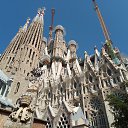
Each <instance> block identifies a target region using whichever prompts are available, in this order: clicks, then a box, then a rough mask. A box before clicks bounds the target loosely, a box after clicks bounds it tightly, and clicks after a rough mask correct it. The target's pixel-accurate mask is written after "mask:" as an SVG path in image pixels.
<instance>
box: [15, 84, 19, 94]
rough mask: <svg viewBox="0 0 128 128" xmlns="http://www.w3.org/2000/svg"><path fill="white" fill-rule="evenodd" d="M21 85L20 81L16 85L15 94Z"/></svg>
mask: <svg viewBox="0 0 128 128" xmlns="http://www.w3.org/2000/svg"><path fill="white" fill-rule="evenodd" d="M19 87H20V82H18V83H17V85H16V89H15V92H14V93H15V94H16V93H17V92H18V91H19Z"/></svg>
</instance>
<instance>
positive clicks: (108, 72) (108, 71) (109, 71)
mask: <svg viewBox="0 0 128 128" xmlns="http://www.w3.org/2000/svg"><path fill="white" fill-rule="evenodd" d="M107 74H108V75H109V76H111V75H112V71H111V70H110V68H108V67H107Z"/></svg>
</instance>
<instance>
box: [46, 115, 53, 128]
mask: <svg viewBox="0 0 128 128" xmlns="http://www.w3.org/2000/svg"><path fill="white" fill-rule="evenodd" d="M46 128H52V123H51V120H50V119H49V117H48V118H47V125H46Z"/></svg>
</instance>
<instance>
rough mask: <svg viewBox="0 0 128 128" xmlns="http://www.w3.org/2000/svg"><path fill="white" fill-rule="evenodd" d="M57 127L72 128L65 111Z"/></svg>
mask: <svg viewBox="0 0 128 128" xmlns="http://www.w3.org/2000/svg"><path fill="white" fill-rule="evenodd" d="M57 128H70V123H69V119H68V117H67V116H66V115H65V114H64V113H62V115H61V116H60V119H59V122H58V125H57Z"/></svg>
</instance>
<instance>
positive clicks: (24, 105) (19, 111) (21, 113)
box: [9, 94, 33, 122]
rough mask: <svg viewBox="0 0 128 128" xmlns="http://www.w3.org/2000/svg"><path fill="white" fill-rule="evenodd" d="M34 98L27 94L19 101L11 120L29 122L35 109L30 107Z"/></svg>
mask: <svg viewBox="0 0 128 128" xmlns="http://www.w3.org/2000/svg"><path fill="white" fill-rule="evenodd" d="M31 100H32V97H31V95H28V94H25V95H22V96H21V98H19V99H18V103H17V105H19V106H17V107H16V108H15V109H14V111H13V112H12V113H11V114H10V116H9V117H10V118H11V120H13V121H18V120H20V121H21V122H27V121H29V120H30V118H31V116H32V112H33V109H32V107H31V106H30V104H31Z"/></svg>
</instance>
